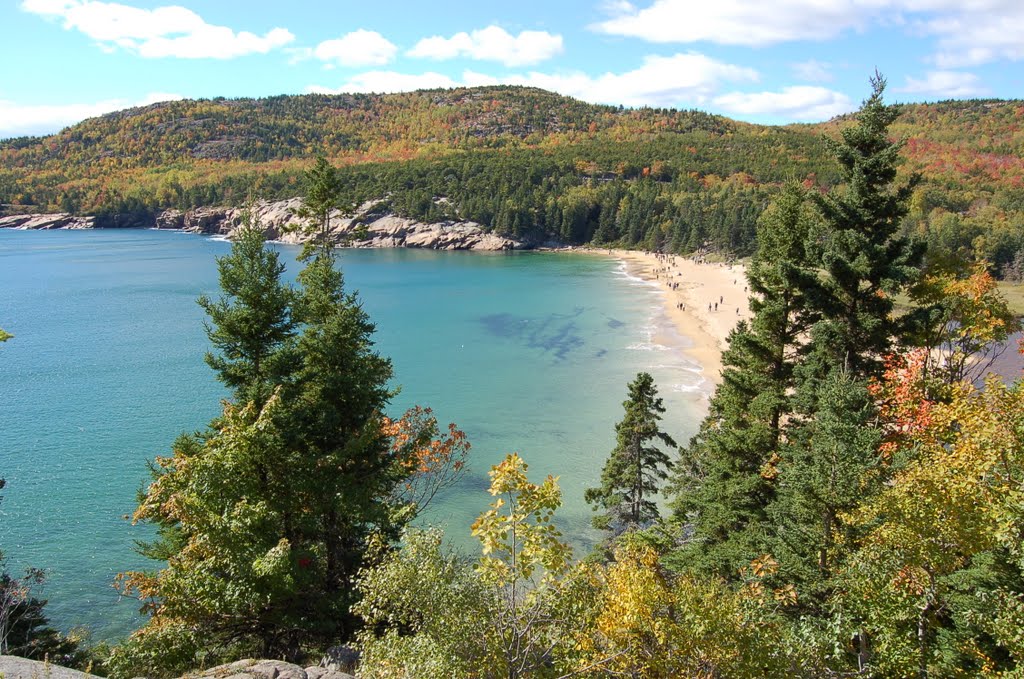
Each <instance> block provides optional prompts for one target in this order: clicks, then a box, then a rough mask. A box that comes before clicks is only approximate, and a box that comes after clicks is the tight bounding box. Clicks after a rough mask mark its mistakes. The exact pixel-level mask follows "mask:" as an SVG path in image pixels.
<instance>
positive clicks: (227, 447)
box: [118, 229, 422, 672]
mask: <svg viewBox="0 0 1024 679" xmlns="http://www.w3.org/2000/svg"><path fill="white" fill-rule="evenodd" d="M220 264H221V280H222V284H223V286H224V291H225V296H224V298H223V299H222V300H221V301H220V302H219V303H213V302H210V301H209V300H206V299H204V300H201V303H202V304H203V306H204V308H207V310H208V311H209V312H210V319H211V327H210V330H209V332H210V337H211V339H212V340H213V341H214V343H215V346H216V347H217V348H218V349H219V350H220V353H218V354H216V355H214V356H212V357H211V358H210V359H208V362H209V363H210V364H211V366H213V367H214V368H215V369H217V370H218V371H219V372H220V376H221V379H222V380H223V381H224V382H225V383H226V384H228V385H229V386H231V387H233V388H234V402H233V403H227V404H226V405H225V409H224V413H223V415H222V416H221V417H218V418H217V419H215V420H213V421H212V422H211V423H210V426H209V427H208V429H207V430H206V431H204V432H201V433H199V434H196V435H186V436H182V437H179V439H178V441H176V443H175V445H174V455H173V457H164V458H158V459H157V460H156V462H155V463H154V465H153V470H154V482H153V483H152V484H151V485H150V487H149V488H148V489H147V490H146V491H145V492H144V493H143V494H142V496H141V497H140V504H139V508H138V510H137V511H136V514H135V518H136V520H141V521H146V522H149V523H153V524H156V525H157V526H158V528H159V533H160V537H159V539H158V540H157V541H156V542H155V543H154V544H152V545H147V546H146V547H145V548H144V553H145V554H147V555H150V556H156V557H159V558H162V559H166V561H167V565H166V567H165V568H164V569H163V570H161V571H159V572H158V573H128V574H125V576H124V577H123V580H122V584H123V585H124V586H125V587H124V588H125V589H126V590H128V591H131V592H133V593H135V594H138V595H139V596H140V598H142V599H143V600H145V601H146V602H147V604H146V607H145V610H147V611H149V612H151V613H153V614H154V617H153V618H152V619H151V621H150V624H148V625H147V626H146V627H144V628H143V630H141V631H140V632H139V633H138V634H137V635H136V636H135V637H134V638H133V640H132V641H131V642H129V643H128V644H126V646H125V647H124V650H123V651H122V654H123V655H122V656H121V660H118V662H122V663H123V664H124V666H127V667H134V668H139V667H140V665H139V664H135V663H136V662H138V661H137V660H136V658H139V657H141V658H145V657H148V654H151V653H153V652H155V651H154V649H160V648H164V649H165V650H164V651H162V652H164V653H166V654H167V656H168V658H172V657H174V658H180V662H181V663H182V665H181V666H182V667H187V665H188V663H189V662H196V659H197V655H196V653H202V652H209V653H211V654H212V657H218V656H220V657H223V655H225V654H226V655H230V654H232V653H234V652H238V651H241V652H245V653H258V654H260V655H262V656H264V657H287V658H297V657H298V656H299V654H300V653H301V651H302V649H303V648H308V647H310V646H323V645H327V644H329V643H336V642H337V641H339V640H344V639H346V638H348V637H350V636H351V635H352V633H353V632H354V627H353V626H354V624H355V621H354V618H353V616H352V615H351V614H350V613H349V607H350V606H351V604H352V603H353V599H352V597H353V591H354V590H353V586H352V585H353V580H354V578H355V575H356V572H357V571H358V569H359V567H360V566H361V565H362V559H363V556H364V554H365V553H366V550H367V548H368V546H369V542H370V539H371V536H372V535H375V534H376V535H381V536H382V537H383V538H384V539H385V541H386V540H388V539H390V538H393V537H395V536H397V534H398V531H399V530H400V529H401V527H402V523H403V521H404V520H407V519H408V517H409V516H411V514H409V512H408V508H405V507H403V506H402V505H401V501H400V499H396V498H397V497H398V496H397V495H396V494H395V491H396V488H397V487H398V485H399V483H400V482H401V481H403V480H405V479H406V478H408V477H409V476H410V474H412V473H414V472H416V471H417V470H419V469H420V468H421V466H422V465H420V464H417V463H415V460H411V459H404V458H403V457H402V455H404V453H402V454H399V453H397V452H396V451H395V449H393V447H392V441H391V440H390V438H389V436H388V434H387V429H386V427H385V418H384V413H383V411H384V408H385V407H386V406H387V404H388V402H389V400H390V398H391V396H392V394H393V392H392V390H391V388H390V387H389V384H388V382H389V381H390V379H391V377H392V371H391V362H390V361H389V360H388V359H386V358H384V357H381V356H379V355H378V354H377V353H376V352H375V351H374V349H373V339H372V335H373V331H374V326H373V324H372V323H371V322H370V320H369V318H368V317H367V315H366V313H365V312H364V311H363V310H362V308H361V307H360V305H359V301H358V299H357V297H356V296H355V295H354V294H350V293H348V292H346V290H345V287H344V278H343V276H342V274H341V272H340V271H338V270H337V268H336V267H335V261H334V254H333V251H332V250H331V249H330V248H327V247H325V248H318V249H317V250H315V251H314V252H313V254H312V256H311V258H309V259H308V261H307V265H306V267H305V269H304V270H303V271H302V272H301V273H300V274H299V277H298V282H299V287H298V289H296V290H292V289H291V288H290V287H288V286H285V285H284V284H282V283H281V281H280V275H281V273H282V270H283V267H282V266H281V265H280V263H279V262H278V260H277V256H276V254H274V253H271V252H268V251H267V250H266V247H265V245H264V243H263V239H262V234H261V233H259V232H258V231H257V230H255V229H243V230H242V231H241V232H240V233H239V236H238V239H237V240H236V241H235V243H234V245H233V247H232V254H231V255H230V256H229V257H226V258H223V259H222V261H221V262H220ZM414 435H418V433H417V432H414ZM196 646H198V648H194V647H196ZM170 648H174V649H176V651H175V652H174V653H171V652H170V650H169V649H170ZM189 649H191V650H189ZM232 649H238V651H236V650H232ZM168 662H169V663H170V662H172V661H170V660H169V661H168ZM173 662H177V661H173ZM141 668H142V669H146V665H145V664H144V661H143V662H142V664H141ZM132 671H133V672H137V671H138V670H137V669H133V670H132Z"/></svg>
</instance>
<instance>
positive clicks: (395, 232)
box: [0, 198, 528, 250]
mask: <svg viewBox="0 0 1024 679" xmlns="http://www.w3.org/2000/svg"><path fill="white" fill-rule="evenodd" d="M301 205H302V200H301V199H300V198H291V199H289V200H282V201H274V202H270V201H260V202H258V203H256V204H255V205H253V206H252V208H251V209H250V212H251V219H252V221H253V223H254V224H257V225H259V226H260V227H261V228H262V229H263V231H264V233H266V235H267V238H269V239H271V240H280V241H282V242H285V243H301V242H303V241H305V240H307V239H308V238H309V235H308V234H307V233H306V232H304V231H303V229H302V227H303V225H304V221H303V220H302V219H300V218H299V217H298V216H297V215H296V212H297V211H298V209H299V208H300V207H301ZM244 219H245V210H244V209H242V208H221V207H201V208H195V209H193V210H188V211H185V212H183V211H181V210H164V211H163V212H160V213H159V214H157V215H156V218H155V220H154V221H153V223H152V224H149V225H148V226H150V227H151V228H157V229H177V230H182V231H189V232H191V233H202V234H210V235H221V236H227V237H229V238H230V237H231V234H232V233H234V231H235V230H236V229H238V228H239V227H240V226H241V225H242V224H243V221H244ZM116 221H117V220H114V223H116ZM132 225H138V224H137V223H133V224H132ZM98 226H99V225H98V224H97V223H96V220H95V218H93V217H76V216H73V215H70V214H66V213H59V214H46V215H14V216H10V217H0V228H12V229H91V228H97V227H98ZM330 233H331V238H332V240H333V241H334V242H335V243H337V244H338V245H347V246H351V247H357V248H400V247H406V248H426V249H431V250H519V249H524V248H526V247H528V246H527V244H526V243H524V242H521V241H516V240H512V239H509V238H505V237H502V236H498V235H495V234H493V233H488V232H487V231H485V230H484V229H483V227H482V226H480V225H479V224H477V223H475V222H452V221H449V222H441V223H436V224H427V223H423V222H418V221H416V220H414V219H407V218H405V217H399V216H397V215H394V214H391V213H388V212H386V211H384V210H383V209H382V208H381V202H380V201H373V202H369V203H366V204H364V205H362V206H361V207H360V208H359V210H357V211H356V213H355V215H353V216H351V217H343V216H342V215H341V214H340V213H335V214H334V215H332V217H331V221H330Z"/></svg>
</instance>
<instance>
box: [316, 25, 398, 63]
mask: <svg viewBox="0 0 1024 679" xmlns="http://www.w3.org/2000/svg"><path fill="white" fill-rule="evenodd" d="M397 51H398V48H397V47H396V46H395V44H394V43H392V42H391V41H390V40H388V39H387V38H385V37H384V36H383V35H381V34H380V33H378V32H376V31H367V30H364V29H362V28H360V29H359V30H358V31H352V32H351V33H347V34H346V35H343V36H342V37H340V38H336V39H334V40H325V41H323V42H322V43H320V44H319V45H317V46H316V47H315V48H313V50H312V54H313V56H315V57H316V58H317V59H320V60H321V61H327V62H336V63H338V64H340V65H342V66H383V65H384V64H387V63H390V62H391V60H392V59H394V58H395V53H396V52H397Z"/></svg>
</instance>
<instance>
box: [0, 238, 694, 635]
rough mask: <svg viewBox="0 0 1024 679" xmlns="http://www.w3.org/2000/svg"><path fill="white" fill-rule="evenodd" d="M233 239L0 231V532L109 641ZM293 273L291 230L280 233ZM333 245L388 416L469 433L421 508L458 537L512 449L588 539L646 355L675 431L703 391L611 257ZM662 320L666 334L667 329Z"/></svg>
mask: <svg viewBox="0 0 1024 679" xmlns="http://www.w3.org/2000/svg"><path fill="white" fill-rule="evenodd" d="M229 249H230V244H228V243H225V242H223V241H218V240H214V239H210V238H205V237H200V236H193V235H189V234H183V233H175V232H160V231H92V232H90V231H78V232H20V231H2V230H0V327H3V328H5V329H6V330H7V331H9V332H11V333H13V334H14V335H15V339H14V340H11V341H10V342H7V343H6V344H4V345H0V442H2V443H0V446H2V447H0V476H3V477H5V478H6V479H7V481H8V487H7V489H6V490H5V491H4V499H3V503H2V504H0V549H2V550H3V551H4V552H5V553H6V555H7V556H8V558H9V559H10V562H11V565H12V566H13V567H15V568H20V567H21V566H23V565H30V564H31V565H36V566H42V567H45V568H47V569H48V572H49V582H48V584H47V587H46V590H45V595H46V596H47V597H48V598H49V599H50V601H51V604H50V608H49V610H50V613H51V616H52V618H53V620H54V622H55V623H56V624H58V625H59V626H61V627H63V628H65V629H67V628H70V627H73V626H77V625H85V626H88V627H90V628H91V629H92V630H93V633H94V635H95V637H96V638H100V639H103V638H116V637H118V636H121V635H123V634H125V633H126V632H128V631H130V630H131V629H132V627H133V626H134V625H136V624H137V622H138V618H137V616H136V614H135V609H136V605H135V602H133V601H130V600H119V599H118V597H117V594H116V592H115V591H114V590H113V588H112V585H111V583H112V581H113V578H114V575H115V574H116V573H117V572H119V571H123V570H128V569H137V568H146V567H150V566H151V565H152V564H151V562H146V561H145V560H143V559H141V558H140V557H138V556H137V555H136V554H135V553H134V552H133V550H132V548H133V544H134V540H137V539H140V538H145V537H147V533H146V529H145V528H143V527H133V526H131V524H130V522H129V521H127V520H126V516H127V515H129V514H130V513H131V512H132V510H133V509H134V506H135V494H136V491H137V490H138V489H139V488H140V486H141V485H142V484H143V483H144V481H145V480H146V478H147V473H146V461H147V460H149V459H151V458H153V457H154V456H155V455H161V454H166V453H167V452H168V450H169V446H170V443H171V441H172V440H173V439H174V437H175V436H176V435H177V434H178V433H180V432H182V431H192V430H196V429H200V428H202V427H203V425H204V424H205V423H206V422H207V421H208V420H209V419H210V418H211V417H213V416H214V415H215V414H217V413H218V411H219V401H220V399H221V398H222V397H223V396H224V391H223V390H222V388H221V387H220V385H219V384H218V383H217V382H216V381H215V380H214V379H213V375H212V372H211V371H210V370H209V369H208V368H207V367H206V365H205V364H204V363H203V354H204V353H205V351H206V350H207V347H208V342H207V340H206V337H205V334H204V331H203V325H202V323H203V313H202V311H201V310H200V309H199V307H198V306H197V305H196V303H195V299H196V297H197V296H199V295H200V294H203V293H207V294H217V277H216V266H215V261H214V258H215V257H216V256H218V255H222V254H225V253H227V252H228V250H229ZM280 249H281V251H282V253H283V257H282V258H283V260H285V261H287V262H288V263H289V265H290V268H289V275H294V273H295V270H296V267H295V266H294V256H295V255H296V254H297V252H298V250H297V248H292V247H286V246H280ZM339 260H340V264H341V266H342V268H343V270H344V272H345V275H346V281H347V283H348V286H349V288H350V289H356V290H358V291H359V294H360V297H361V299H362V301H363V304H364V308H365V309H366V310H367V312H368V313H369V314H370V316H371V317H372V318H373V320H374V321H375V323H376V324H377V333H376V339H377V343H378V344H377V346H378V349H379V351H380V352H381V353H383V354H384V355H387V356H390V357H391V359H392V360H393V362H394V368H395V375H396V383H397V384H399V385H401V393H400V394H399V395H398V397H397V398H396V399H395V401H394V408H393V410H394V414H399V413H401V412H402V411H403V410H404V409H405V408H407V407H409V406H410V405H412V404H414V403H415V404H421V405H425V406H430V407H432V408H433V409H434V411H435V414H436V415H437V416H438V419H439V420H440V421H441V422H442V424H443V423H447V422H449V421H454V422H456V423H458V425H459V426H460V427H461V428H462V429H464V430H465V431H466V433H467V434H468V436H469V439H470V441H471V442H472V444H473V449H472V455H471V463H470V465H471V466H470V470H469V473H468V474H467V476H466V477H465V479H464V481H463V483H461V484H460V486H459V487H457V488H455V489H453V490H452V491H450V493H449V495H448V496H447V497H445V498H444V499H443V501H442V502H439V503H438V504H437V505H436V506H435V507H434V509H433V511H432V512H431V513H430V515H429V516H428V517H427V519H428V520H429V521H430V522H431V523H435V524H439V525H444V526H445V527H446V530H447V531H448V534H449V535H450V536H451V538H452V540H453V541H454V542H456V543H457V544H460V545H462V546H464V547H465V548H466V549H475V547H476V545H475V544H474V543H473V541H472V539H471V538H470V537H469V525H470V523H471V522H472V521H473V519H474V518H475V517H476V515H477V514H479V512H480V511H482V510H483V509H484V508H485V507H486V505H487V503H488V501H489V499H490V496H489V495H488V494H487V493H486V488H487V485H488V480H487V471H488V469H489V467H490V465H492V464H494V463H496V462H498V461H499V460H500V459H501V458H502V457H503V456H504V455H505V454H506V453H507V452H511V451H518V452H520V453H521V454H522V455H523V457H524V458H525V459H526V460H527V462H528V463H529V464H530V474H531V477H532V478H534V479H537V480H539V479H540V478H541V477H542V475H544V474H555V475H559V476H560V477H561V486H562V489H563V494H564V506H563V508H562V510H561V512H560V522H561V525H562V527H563V530H564V531H565V532H566V534H567V535H569V536H570V538H571V541H572V542H573V544H574V546H575V547H576V548H577V552H578V553H580V554H582V553H583V551H584V550H586V549H588V548H589V547H590V546H591V545H592V544H593V541H594V539H595V538H596V536H595V534H594V532H593V531H592V530H591V529H590V527H589V517H590V512H589V509H588V507H587V506H586V504H585V503H584V502H583V499H582V496H583V490H584V489H585V488H586V487H588V486H591V485H594V484H595V483H596V482H597V479H598V477H599V475H600V470H601V465H602V464H603V462H604V460H605V458H606V456H607V454H608V452H609V451H610V450H611V448H612V447H613V446H614V423H615V422H616V421H618V420H619V419H620V418H621V416H622V401H623V400H624V398H625V395H626V384H627V382H628V381H629V380H631V379H632V378H633V377H634V376H635V375H636V373H637V372H638V371H640V370H647V371H649V372H651V373H652V374H653V375H654V377H655V380H656V382H657V384H658V385H659V389H660V391H661V393H662V395H663V396H664V397H665V402H666V407H667V408H668V414H667V418H666V428H667V429H668V431H669V432H670V433H672V434H673V435H674V436H675V437H676V439H677V440H678V441H685V440H686V438H687V437H688V436H689V435H690V434H692V432H693V430H694V429H695V426H696V422H697V416H698V413H699V411H700V408H701V407H702V403H703V387H702V385H701V383H702V379H701V376H700V371H699V368H698V366H696V365H694V364H693V363H691V362H689V361H688V360H687V359H686V358H685V357H684V356H683V355H682V354H681V351H680V347H681V346H684V345H685V343H686V340H685V339H684V338H682V337H678V336H676V335H674V334H673V332H672V331H671V330H670V329H669V328H667V326H666V319H665V318H664V315H663V311H662V306H661V301H660V297H659V294H660V293H658V292H657V291H656V290H654V289H653V288H652V287H651V286H649V285H647V284H645V283H643V282H641V281H638V280H636V279H634V278H631V277H630V276H628V275H626V274H625V272H624V270H623V268H622V267H621V265H620V264H619V263H618V262H616V261H615V260H613V259H611V258H606V257H600V256H584V255H573V254H554V253H515V254H507V253H486V254H471V253H444V252H432V251H421V250H345V251H341V252H340V257H339ZM666 338H667V339H666Z"/></svg>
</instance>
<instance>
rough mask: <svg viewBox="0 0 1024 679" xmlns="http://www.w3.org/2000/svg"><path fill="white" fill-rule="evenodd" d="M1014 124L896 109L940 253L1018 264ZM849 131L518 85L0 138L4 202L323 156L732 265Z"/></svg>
mask: <svg viewBox="0 0 1024 679" xmlns="http://www.w3.org/2000/svg"><path fill="white" fill-rule="evenodd" d="M1022 120H1024V103H1022V102H1020V101H951V102H942V103H937V104H914V105H907V106H906V107H904V113H903V116H902V117H901V118H900V120H899V121H898V122H897V124H896V125H895V126H894V127H893V132H894V133H895V134H897V135H899V136H904V137H906V138H907V140H908V141H907V145H906V148H905V151H904V153H905V156H906V158H907V161H908V162H906V163H905V164H904V166H903V168H902V172H903V173H904V174H908V173H910V172H915V171H919V172H921V173H922V174H923V175H924V179H925V181H924V182H923V183H922V184H921V186H920V187H919V188H918V189H917V191H916V193H915V196H914V201H913V204H912V214H911V216H910V217H909V218H908V220H907V229H908V230H910V231H912V232H914V233H917V234H918V235H920V236H921V237H923V238H925V239H927V240H928V241H929V243H930V245H931V246H932V247H933V250H934V251H936V252H943V253H956V254H958V255H962V256H967V257H970V256H974V255H980V256H984V257H987V258H989V259H990V260H992V261H994V262H995V263H996V265H997V266H999V267H1002V266H1005V265H1007V264H1009V263H1010V262H1012V261H1013V259H1014V257H1015V256H1016V253H1017V252H1018V251H1021V250H1024V236H1022V233H1024V217H1022V215H1024V161H1022V157H1024V132H1022V131H1021V123H1022ZM844 124H846V120H845V119H843V118H839V119H836V120H833V121H829V122H828V123H822V124H818V125H791V126H784V127H767V126H757V125H751V124H747V123H742V122H737V121H733V120H729V119H727V118H724V117H721V116H714V115H710V114H707V113H702V112H699V111H676V110H668V109H624V108H620V107H611V106H596V105H591V104H586V103H583V102H580V101H577V100H574V99H571V98H568V97H563V96H560V95H557V94H553V93H550V92H545V91H543V90H537V89H531V88H520V87H484V88H469V89H467V88H462V89H452V90H425V91H418V92H412V93H406V94H392V95H371V94H353V95H337V96H327V95H302V96H279V97H271V98H267V99H233V100H228V99H214V100H198V101H189V100H186V101H177V102H167V103H160V104H154V105H151V106H147V107H143V108H134V109H128V110H125V111H120V112H117V113H112V114H109V115H105V116H101V117H98V118H94V119H90V120H86V121H84V122H82V123H80V124H78V125H74V126H72V127H70V128H67V129H65V130H63V131H61V132H60V133H58V134H55V135H52V136H48V137H37V138H19V139H11V140H6V141H2V142H0V204H4V205H6V206H7V210H8V211H46V210H61V211H66V212H72V213H84V214H96V215H99V217H100V223H101V224H102V223H104V222H103V217H104V215H113V214H117V215H119V218H118V220H116V223H118V224H125V223H128V224H131V223H145V222H146V220H147V219H151V217H152V214H153V212H154V211H155V210H157V209H162V208H178V209H187V208H191V207H196V206H204V205H237V204H240V203H241V202H243V201H244V200H245V199H246V197H247V196H250V195H256V196H258V197H261V198H270V199H274V198H278V199H280V198H288V197H292V196H294V195H297V194H299V193H300V192H301V187H302V171H303V170H304V169H305V168H307V167H308V166H309V164H310V162H311V160H312V159H313V158H314V157H315V156H316V155H318V154H322V155H325V156H327V157H328V158H329V159H330V160H331V161H332V162H333V163H335V164H338V165H340V166H342V167H344V168H345V172H344V175H345V177H346V179H347V181H348V184H349V187H350V192H351V196H350V197H351V198H352V199H353V200H359V199H365V198H376V197H381V196H388V197H389V200H390V202H391V208H392V209H393V210H394V211H395V213H397V214H400V215H403V216H409V217H415V218H421V219H426V220H436V219H447V218H457V219H467V220H472V221H476V222H480V223H482V224H484V225H487V226H488V227H489V228H492V229H494V230H495V231H497V232H498V233H501V234H503V235H509V236H522V235H524V234H528V233H529V232H538V235H543V236H545V237H555V238H559V239H561V240H564V241H567V242H588V241H594V242H599V243H610V242H616V243H620V244H623V245H630V246H635V245H643V246H645V247H650V248H662V249H669V250H674V251H686V250H692V249H696V248H698V247H704V246H707V247H711V248H713V249H720V250H727V251H730V252H735V253H739V254H744V253H747V252H749V251H750V249H751V247H752V244H753V233H754V225H755V223H756V219H757V216H758V215H759V214H760V213H761V211H762V210H763V208H764V206H765V205H766V204H767V202H768V200H769V199H770V197H771V196H772V195H773V194H774V193H775V191H776V190H777V189H778V187H779V186H780V185H781V184H782V183H783V182H785V181H787V180H797V181H802V182H804V183H805V185H807V186H808V187H814V186H816V187H818V188H821V189H828V188H830V187H831V186H833V185H834V184H835V183H836V182H837V176H838V175H837V169H836V167H835V166H834V164H833V162H832V161H831V160H829V158H828V155H827V152H826V145H825V143H824V142H823V135H835V134H836V133H837V131H838V129H839V128H840V127H841V126H843V125H844ZM441 198H444V199H445V200H439V199H441ZM125 215H128V216H129V217H128V218H127V219H126V218H125Z"/></svg>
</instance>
